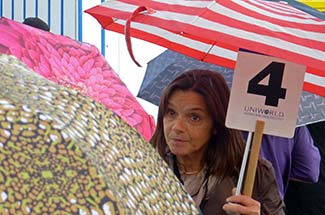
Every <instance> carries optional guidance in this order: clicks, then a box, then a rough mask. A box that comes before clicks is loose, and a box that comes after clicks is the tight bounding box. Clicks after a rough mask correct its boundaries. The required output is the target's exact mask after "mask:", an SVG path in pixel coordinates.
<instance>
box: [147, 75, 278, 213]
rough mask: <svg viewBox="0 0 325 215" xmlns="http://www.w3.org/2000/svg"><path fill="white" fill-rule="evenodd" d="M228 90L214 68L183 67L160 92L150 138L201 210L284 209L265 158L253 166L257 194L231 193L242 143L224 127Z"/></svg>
mask: <svg viewBox="0 0 325 215" xmlns="http://www.w3.org/2000/svg"><path fill="white" fill-rule="evenodd" d="M229 94H230V92H229V89H228V86H227V84H226V82H225V80H224V78H223V77H222V76H221V75H220V74H219V73H217V72H212V71H206V70H193V71H189V72H186V73H183V74H182V75H180V76H179V77H178V78H176V79H175V80H174V81H173V82H172V83H171V84H170V85H169V86H168V87H167V88H166V89H165V91H164V94H163V95H162V97H161V101H160V106H159V110H158V119H157V128H156V131H155V133H154V135H153V137H152V139H151V141H150V142H151V143H152V145H153V146H154V147H155V148H157V150H158V152H159V154H160V155H161V156H162V157H163V158H164V159H165V161H166V162H167V163H168V165H169V166H170V167H171V168H172V169H173V171H174V173H175V174H176V176H177V177H178V179H179V180H180V181H181V182H182V183H183V184H184V187H185V189H186V190H187V192H188V193H189V194H190V195H191V196H192V198H193V200H194V201H195V203H196V205H197V206H198V207H200V209H201V211H202V212H203V214H218V215H219V214H226V212H233V213H239V214H251V215H253V214H263V215H267V214H284V213H283V209H282V208H283V203H282V200H281V198H280V196H279V191H278V188H277V184H276V181H275V177H274V173H273V169H272V167H271V165H270V164H269V163H268V162H267V161H265V160H263V159H260V160H259V163H258V167H257V173H256V180H255V184H254V191H253V198H254V199H255V200H254V199H253V198H250V197H247V196H243V195H238V196H235V195H232V190H233V188H234V187H235V186H236V184H237V179H238V175H239V169H240V165H241V160H242V156H243V153H244V145H245V143H244V141H243V138H242V135H241V132H239V131H237V130H234V129H229V128H226V127H225V118H226V111H227V106H228V100H229ZM233 203H237V204H233Z"/></svg>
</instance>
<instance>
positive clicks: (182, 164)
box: [176, 156, 204, 175]
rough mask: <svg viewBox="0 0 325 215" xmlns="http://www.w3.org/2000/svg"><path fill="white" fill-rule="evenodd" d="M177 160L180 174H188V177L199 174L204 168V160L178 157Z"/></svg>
mask: <svg viewBox="0 0 325 215" xmlns="http://www.w3.org/2000/svg"><path fill="white" fill-rule="evenodd" d="M176 158H177V166H178V168H179V171H180V173H183V174H187V175H193V174H197V173H199V172H200V171H201V170H202V168H203V166H204V165H203V162H202V159H200V160H201V161H200V160H197V159H193V158H190V159H188V158H185V159H184V158H182V157H178V156H176Z"/></svg>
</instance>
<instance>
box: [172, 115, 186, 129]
mask: <svg viewBox="0 0 325 215" xmlns="http://www.w3.org/2000/svg"><path fill="white" fill-rule="evenodd" d="M184 128H185V124H184V119H182V118H181V117H177V118H176V119H175V120H174V123H173V129H174V130H176V131H184Z"/></svg>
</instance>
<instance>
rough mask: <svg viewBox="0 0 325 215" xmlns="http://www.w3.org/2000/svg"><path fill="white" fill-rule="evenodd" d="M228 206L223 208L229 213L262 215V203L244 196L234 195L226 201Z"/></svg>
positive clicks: (225, 205)
mask: <svg viewBox="0 0 325 215" xmlns="http://www.w3.org/2000/svg"><path fill="white" fill-rule="evenodd" d="M226 202H227V203H226V204H224V206H223V207H222V208H223V209H224V210H225V211H226V212H228V213H237V214H242V215H244V214H245V215H260V214H261V204H260V202H258V201H256V200H254V199H252V198H251V197H248V196H244V195H232V196H230V197H228V198H227V199H226Z"/></svg>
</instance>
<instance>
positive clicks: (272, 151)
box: [243, 126, 320, 199]
mask: <svg viewBox="0 0 325 215" xmlns="http://www.w3.org/2000/svg"><path fill="white" fill-rule="evenodd" d="M243 135H244V139H246V138H247V132H243ZM260 152H261V155H262V157H264V158H265V159H266V160H268V161H270V162H271V164H272V166H273V168H274V171H275V176H276V180H277V183H278V187H279V192H280V196H281V198H282V199H283V198H284V195H285V192H286V190H287V186H288V183H289V180H297V181H301V182H305V183H316V182H317V181H318V176H319V164H320V153H319V151H318V149H317V147H316V146H314V141H313V138H312V136H311V135H310V133H309V131H308V128H307V127H306V126H301V127H297V128H296V129H295V133H294V136H293V137H292V138H285V137H278V136H272V135H263V138H262V145H261V151H260Z"/></svg>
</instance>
